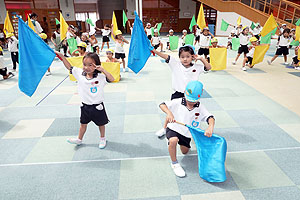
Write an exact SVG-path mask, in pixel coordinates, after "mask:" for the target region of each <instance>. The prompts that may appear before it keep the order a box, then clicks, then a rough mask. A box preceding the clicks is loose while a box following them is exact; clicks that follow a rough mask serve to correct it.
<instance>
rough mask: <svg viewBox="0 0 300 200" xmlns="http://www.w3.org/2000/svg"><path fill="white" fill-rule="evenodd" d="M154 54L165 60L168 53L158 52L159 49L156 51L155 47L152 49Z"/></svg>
mask: <svg viewBox="0 0 300 200" xmlns="http://www.w3.org/2000/svg"><path fill="white" fill-rule="evenodd" d="M152 51H153V52H154V53H155V54H157V55H158V56H159V57H161V58H163V59H165V60H167V59H168V57H169V55H168V54H165V53H162V52H159V51H156V50H155V49H153V50H152Z"/></svg>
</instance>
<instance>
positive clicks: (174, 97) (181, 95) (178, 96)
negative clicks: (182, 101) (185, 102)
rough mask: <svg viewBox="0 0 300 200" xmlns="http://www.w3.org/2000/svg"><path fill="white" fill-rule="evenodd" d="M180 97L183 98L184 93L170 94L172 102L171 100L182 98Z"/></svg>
mask: <svg viewBox="0 0 300 200" xmlns="http://www.w3.org/2000/svg"><path fill="white" fill-rule="evenodd" d="M182 97H184V93H182V92H177V91H176V92H174V93H173V94H172V96H171V100H173V99H179V98H182Z"/></svg>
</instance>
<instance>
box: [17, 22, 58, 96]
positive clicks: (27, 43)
mask: <svg viewBox="0 0 300 200" xmlns="http://www.w3.org/2000/svg"><path fill="white" fill-rule="evenodd" d="M18 18H19V88H20V90H21V91H22V92H24V93H25V94H26V95H28V96H30V97H31V96H32V95H33V93H34V92H35V90H36V88H37V86H38V85H39V83H40V81H41V79H42V77H43V76H44V74H45V73H46V71H47V69H48V68H49V67H50V65H51V63H52V61H53V59H54V58H55V56H56V54H55V53H54V51H53V50H52V49H51V48H50V47H49V46H48V45H47V44H46V43H45V42H44V41H43V40H42V38H41V37H40V36H38V35H37V34H36V33H35V32H34V31H33V30H32V29H31V28H30V27H29V26H28V25H27V24H25V22H24V21H23V20H22V19H21V18H20V17H18Z"/></svg>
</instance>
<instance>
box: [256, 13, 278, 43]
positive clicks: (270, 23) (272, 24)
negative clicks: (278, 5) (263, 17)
mask: <svg viewBox="0 0 300 200" xmlns="http://www.w3.org/2000/svg"><path fill="white" fill-rule="evenodd" d="M276 27H277V23H276V20H275V18H274V16H273V14H271V15H270V17H269V18H268V20H267V21H266V23H265V25H264V27H263V29H262V30H261V32H260V34H261V36H262V37H265V36H266V35H268V33H270V32H271V31H273V30H274V28H276Z"/></svg>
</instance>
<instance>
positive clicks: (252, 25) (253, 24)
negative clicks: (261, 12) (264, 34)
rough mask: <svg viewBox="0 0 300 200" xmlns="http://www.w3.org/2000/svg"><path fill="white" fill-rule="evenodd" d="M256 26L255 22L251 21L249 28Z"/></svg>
mask: <svg viewBox="0 0 300 200" xmlns="http://www.w3.org/2000/svg"><path fill="white" fill-rule="evenodd" d="M256 26H257V24H255V23H254V22H252V23H251V26H250V28H251V29H252V30H253V29H254V28H255V27H256Z"/></svg>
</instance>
